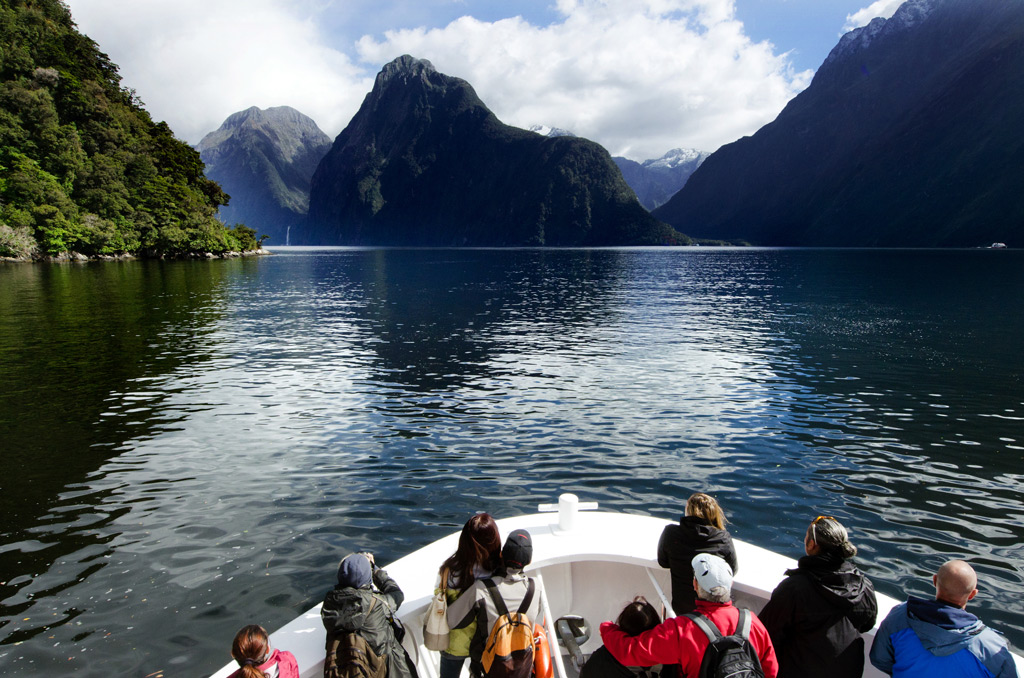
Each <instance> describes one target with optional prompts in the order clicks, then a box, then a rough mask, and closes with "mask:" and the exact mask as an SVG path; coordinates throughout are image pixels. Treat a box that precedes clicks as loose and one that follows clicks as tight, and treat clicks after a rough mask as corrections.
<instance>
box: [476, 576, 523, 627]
mask: <svg viewBox="0 0 1024 678" xmlns="http://www.w3.org/2000/svg"><path fill="white" fill-rule="evenodd" d="M484 584H486V585H487V592H488V593H490V594H491V600H493V601H494V607H495V609H496V610H497V611H498V616H499V617H501V616H507V615H508V606H507V605H505V599H504V598H502V597H501V594H500V593H499V592H498V585H497V584H495V583H494V580H493V579H490V578H488V579H484ZM535 587H536V585H535V584H534V582H533V578H532V577H527V579H526V595H525V596H524V597H523V602H522V603H520V604H519V610H518V611H519V612H523V613H525V612H526V611H527V610H529V609H530V603H532V602H533V592H534V589H535Z"/></svg>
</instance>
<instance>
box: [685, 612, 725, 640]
mask: <svg viewBox="0 0 1024 678" xmlns="http://www.w3.org/2000/svg"><path fill="white" fill-rule="evenodd" d="M683 616H684V617H686V618H687V619H689V620H691V621H692V622H693V623H694V624H696V625H697V626H699V627H700V630H701V631H703V632H704V635H705V636H707V637H708V642H709V643H713V642H715V641H716V640H717V639H719V638H721V637H722V633H721V632H720V631H719V630H718V627H717V626H715V625H714V624H713V623H712V622H711V620H710V619H708V618H707V617H705V616H704V615H702V614H698V613H696V612H687V613H686V614H685V615H683Z"/></svg>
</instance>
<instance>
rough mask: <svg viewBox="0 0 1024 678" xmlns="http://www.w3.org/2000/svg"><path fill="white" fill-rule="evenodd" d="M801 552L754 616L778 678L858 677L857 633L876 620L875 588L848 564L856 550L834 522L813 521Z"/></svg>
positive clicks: (859, 648)
mask: <svg viewBox="0 0 1024 678" xmlns="http://www.w3.org/2000/svg"><path fill="white" fill-rule="evenodd" d="M804 551H805V552H806V555H805V556H803V557H802V558H800V560H799V561H798V563H797V568H796V569H795V570H787V571H786V578H785V579H783V580H782V582H781V583H780V584H779V585H778V586H776V587H775V590H774V591H772V596H771V599H769V601H768V604H767V605H765V607H764V609H763V610H761V613H760V614H759V615H758V616H759V617H760V619H761V622H762V623H763V624H764V626H765V628H766V629H768V634H769V635H770V636H771V638H772V644H773V645H774V646H775V654H776V655H777V656H778V659H779V678H797V677H799V678H818V677H821V678H860V676H861V674H863V672H864V639H863V638H862V637H861V633H863V632H865V631H868V630H870V629H871V627H873V626H874V625H875V618H876V616H877V615H878V603H877V601H876V600H875V587H874V586H873V585H872V584H871V580H869V579H868V578H867V577H865V576H864V575H863V574H862V573H861V572H860V570H858V569H857V568H856V567H854V565H853V563H851V562H850V559H851V558H853V557H854V556H855V555H857V547H855V546H854V545H853V544H851V543H850V538H849V536H848V535H847V532H846V528H845V527H843V525H842V523H840V522H839V521H838V520H836V519H835V518H833V517H831V516H818V517H817V518H815V519H814V521H813V522H811V524H810V526H809V527H808V528H807V532H806V534H805V535H804Z"/></svg>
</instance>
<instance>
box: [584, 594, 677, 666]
mask: <svg viewBox="0 0 1024 678" xmlns="http://www.w3.org/2000/svg"><path fill="white" fill-rule="evenodd" d="M615 623H616V624H618V625H619V628H621V629H622V630H623V631H625V632H626V633H627V634H628V635H631V636H639V635H640V634H641V633H643V632H644V631H646V630H648V629H653V628H654V627H655V626H657V625H658V624H660V623H661V617H660V616H659V615H658V611H657V610H655V609H654V606H653V605H651V604H650V603H648V602H647V599H646V598H644V597H643V596H637V597H636V598H634V599H633V602H632V603H630V604H629V605H627V606H626V607H625V608H624V609H623V610H622V612H620V613H619V618H618V619H616V620H615ZM676 675H677V671H676V670H675V666H674V665H673V666H667V667H662V666H660V665H658V666H647V667H641V666H623V665H622V664H620V663H619V661H618V660H617V659H616V658H615V657H613V656H612V653H611V652H609V651H608V648H606V647H605V646H603V645H602V646H601V647H599V648H597V649H596V650H595V651H594V654H592V655H590V658H589V659H588V660H587V663H586V664H584V665H583V668H581V669H580V678H676Z"/></svg>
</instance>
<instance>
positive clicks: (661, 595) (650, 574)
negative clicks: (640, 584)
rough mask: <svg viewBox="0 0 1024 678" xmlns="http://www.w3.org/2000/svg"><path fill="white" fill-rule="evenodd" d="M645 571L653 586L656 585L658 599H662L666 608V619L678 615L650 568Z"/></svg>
mask: <svg viewBox="0 0 1024 678" xmlns="http://www.w3.org/2000/svg"><path fill="white" fill-rule="evenodd" d="M644 569H645V571H646V572H647V578H648V579H650V580H651V584H653V585H654V590H655V591H657V592H658V598H660V599H661V604H662V606H663V607H664V612H665V619H671V618H672V617H675V616H676V613H675V611H674V610H673V609H672V601H670V600H669V599H668V596H666V595H665V592H664V591H663V590H662V588H661V584H659V583H658V580H657V579H656V578H655V577H654V572H653V571H652V570H651V568H649V567H648V568H644Z"/></svg>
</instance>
